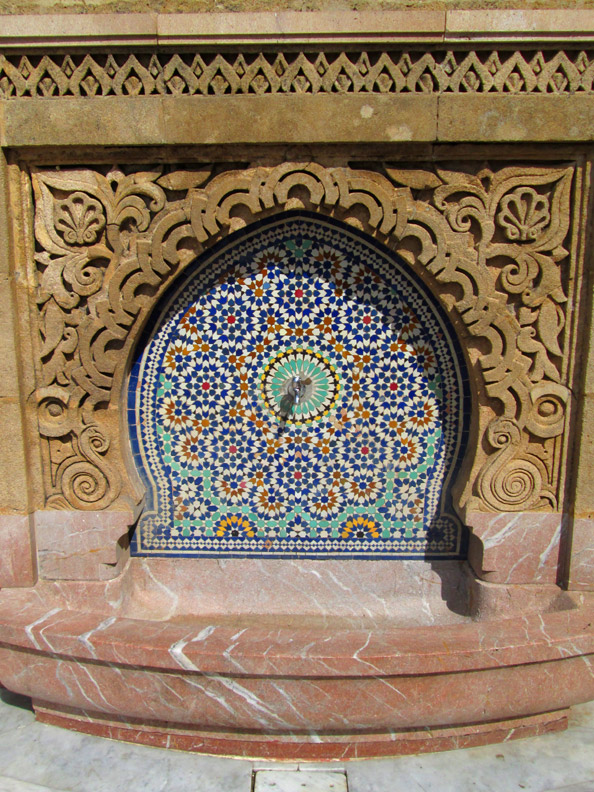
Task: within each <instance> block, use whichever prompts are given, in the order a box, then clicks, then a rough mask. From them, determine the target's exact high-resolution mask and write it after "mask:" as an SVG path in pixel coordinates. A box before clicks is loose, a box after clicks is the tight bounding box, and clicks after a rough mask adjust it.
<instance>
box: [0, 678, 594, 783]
mask: <svg viewBox="0 0 594 792" xmlns="http://www.w3.org/2000/svg"><path fill="white" fill-rule="evenodd" d="M259 770H267V771H270V770H275V771H276V770H282V771H283V772H286V773H289V774H290V776H287V777H286V784H283V776H279V775H277V774H276V773H275V779H274V781H275V790H276V792H285V789H284V787H286V790H287V792H289V790H294V789H298V790H299V792H325V787H324V784H326V786H327V785H328V784H329V783H330V781H327V777H328V776H329V775H330V774H331V772H333V771H334V772H337V773H341V774H343V773H346V777H347V782H348V792H434V791H435V792H516V791H517V792H520V790H524V792H553V790H554V791H555V792H594V702H591V703H590V704H584V705H582V706H580V707H575V708H574V711H573V716H572V721H571V725H570V728H569V729H568V730H567V731H566V732H563V733H561V734H551V735H547V736H545V737H534V738H531V739H527V740H518V741H516V742H510V743H506V744H504V745H494V746H488V747H485V748H468V749H465V750H460V751H448V752H445V753H437V754H426V755H423V756H412V757H402V758H399V759H381V760H372V761H358V762H348V763H346V764H341V765H337V764H335V763H332V764H330V765H327V764H326V765H311V764H302V765H299V766H298V765H283V764H263V763H261V762H259V763H257V764H256V763H253V762H248V761H242V760H235V759H216V758H212V757H207V756H198V755H196V754H185V753H180V752H176V751H165V750H162V749H159V748H147V747H146V746H142V745H129V744H126V743H117V742H112V741H110V740H105V739H102V738H100V737H90V736H87V735H83V734H77V733H75V732H69V731H64V730H62V729H58V728H56V727H54V726H45V725H43V724H40V723H36V721H35V718H34V715H33V712H32V711H31V709H30V707H29V702H28V701H27V700H26V699H23V698H21V697H18V696H14V695H12V694H10V693H8V692H7V691H5V690H0V792H121V791H122V790H123V791H124V792H250V790H251V789H252V774H253V772H254V771H256V772H257V771H259ZM299 772H301V773H303V775H301V776H299V778H298V780H299V783H297V784H296V783H295V779H296V776H295V775H294V774H295V773H299ZM315 772H319V773H320V775H319V776H317V779H318V780H317V782H315V783H314V780H313V779H314V778H316V776H314V773H315ZM261 778H262V782H263V781H264V780H265V778H266V779H267V780H270V778H271V777H270V776H266V777H263V776H261ZM262 782H261V783H262ZM339 782H340V779H339ZM336 789H338V786H335V787H334V792H336ZM331 792H332V790H331Z"/></svg>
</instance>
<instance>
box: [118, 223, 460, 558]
mask: <svg viewBox="0 0 594 792" xmlns="http://www.w3.org/2000/svg"><path fill="white" fill-rule="evenodd" d="M181 281H182V282H181V283H180V281H179V280H178V281H177V282H176V284H175V285H174V287H173V289H172V290H171V291H170V292H169V293H168V294H167V295H165V297H164V298H163V299H162V301H161V303H160V306H159V309H157V311H156V312H155V314H154V315H153V316H154V322H153V323H152V324H151V327H150V328H149V330H148V331H147V332H146V333H145V338H144V341H143V342H142V343H141V345H140V351H139V353H138V355H137V358H136V361H135V363H134V366H133V370H132V373H131V377H130V385H129V397H128V406H129V410H128V415H129V424H130V436H131V442H132V449H133V453H134V458H135V461H136V464H137V467H138V470H139V473H140V475H141V477H142V479H143V482H144V484H145V486H146V490H147V495H146V506H145V510H144V512H143V515H142V517H141V519H140V521H139V524H138V527H137V529H136V532H135V535H134V539H133V547H132V550H133V552H134V553H135V554H141V555H145V554H157V555H194V556H233V555H234V556H250V555H251V556H277V557H278V556H293V557H294V556H308V557H345V556H346V557H358V558H377V557H383V558H386V557H401V558H406V557H409V558H410V557H417V556H425V557H434V558H439V557H449V558H459V557H462V556H463V554H464V551H465V548H464V532H463V528H462V526H461V524H460V521H459V520H458V518H457V517H456V515H455V513H454V511H453V509H452V505H451V496H450V489H451V486H450V485H451V482H452V480H453V477H454V476H455V473H456V471H457V466H458V465H459V462H460V459H461V457H462V454H463V452H464V448H465V445H466V439H467V416H468V412H469V402H468V393H467V385H468V382H467V374H466V369H465V364H464V360H463V357H462V353H461V351H460V349H459V348H458V345H457V341H456V339H455V337H454V333H453V330H452V328H451V326H450V324H449V321H448V319H447V317H446V316H445V313H444V312H443V310H442V309H441V307H440V306H439V305H438V304H437V303H436V301H435V299H434V298H433V297H432V296H431V294H430V293H429V292H428V290H427V289H426V287H425V286H424V285H423V284H422V282H421V281H420V280H419V279H418V278H417V277H416V276H415V275H414V273H413V272H412V271H411V269H410V267H409V266H408V265H406V264H405V263H404V262H402V261H401V260H400V259H398V258H397V257H396V256H394V255H393V254H392V253H390V252H389V251H388V250H387V249H384V248H383V247H380V246H379V245H377V244H376V243H375V242H373V241H372V240H371V239H370V238H367V237H365V236H364V235H363V234H360V233H359V232H357V231H354V230H352V229H350V228H349V227H348V226H346V225H344V224H340V223H338V222H336V221H333V220H330V219H322V218H320V217H319V216H314V215H308V214H306V213H287V214H284V215H280V216H276V217H275V218H273V219H270V220H266V221H262V222H260V223H258V224H255V225H251V226H249V227H248V229H246V230H244V231H242V232H239V233H237V234H234V235H232V236H231V237H229V238H228V239H226V240H225V241H224V242H221V243H219V244H218V246H217V247H216V248H214V249H212V250H210V251H209V252H208V253H207V254H204V255H203V256H202V257H201V258H200V259H198V260H197V261H196V262H195V263H194V265H192V267H191V268H190V270H188V271H186V273H185V274H184V276H183V277H182V278H181Z"/></svg>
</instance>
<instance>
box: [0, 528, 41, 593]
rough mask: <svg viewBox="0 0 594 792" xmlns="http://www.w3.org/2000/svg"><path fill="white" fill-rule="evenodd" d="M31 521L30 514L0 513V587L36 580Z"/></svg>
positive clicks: (32, 582) (31, 583)
mask: <svg viewBox="0 0 594 792" xmlns="http://www.w3.org/2000/svg"><path fill="white" fill-rule="evenodd" d="M31 522H32V521H31V516H30V515H28V514H0V588H13V587H20V586H33V585H34V584H35V582H36V577H37V575H36V570H35V559H34V548H33V532H32V525H31Z"/></svg>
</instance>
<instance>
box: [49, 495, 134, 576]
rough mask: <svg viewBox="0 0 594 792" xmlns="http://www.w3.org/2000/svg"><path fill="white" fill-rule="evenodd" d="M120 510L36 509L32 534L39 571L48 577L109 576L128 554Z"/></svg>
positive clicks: (126, 517) (125, 515)
mask: <svg viewBox="0 0 594 792" xmlns="http://www.w3.org/2000/svg"><path fill="white" fill-rule="evenodd" d="M133 522H134V516H133V514H132V513H131V512H123V511H121V512H120V511H103V512H102V511H88V512H83V511H58V510H56V511H38V512H36V513H35V535H36V540H37V558H38V564H39V575H40V577H42V578H46V579H49V580H110V579H112V578H115V577H117V576H118V575H119V574H120V572H121V571H122V568H123V566H124V564H125V562H126V560H127V558H128V552H127V548H128V529H129V527H130V526H131V525H132V523H133Z"/></svg>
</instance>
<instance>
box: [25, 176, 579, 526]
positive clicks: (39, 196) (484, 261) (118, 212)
mask: <svg viewBox="0 0 594 792" xmlns="http://www.w3.org/2000/svg"><path fill="white" fill-rule="evenodd" d="M572 177H573V168H572V167H569V166H563V167H542V168H541V167H502V168H499V169H497V170H491V169H489V168H483V169H482V170H478V171H471V172H469V171H468V170H467V169H464V170H446V169H442V168H439V167H437V168H435V169H431V170H428V169H420V170H419V169H416V170H415V169H402V168H399V167H396V166H392V165H389V164H385V165H383V166H380V165H378V166H376V167H373V168H372V167H370V168H369V169H367V170H355V169H351V168H347V167H324V166H323V165H321V164H318V163H311V162H310V163H284V164H281V165H278V166H266V167H264V166H261V167H254V168H248V169H245V170H227V171H223V172H221V173H219V174H218V175H214V176H213V175H212V169H211V168H210V167H202V168H196V169H183V170H173V171H171V172H165V170H164V169H163V168H154V169H149V168H147V169H145V170H142V171H141V170H138V171H135V172H129V173H128V172H123V171H122V170H120V169H118V168H112V169H111V170H109V172H103V173H101V172H99V171H98V170H97V171H93V170H70V171H66V170H64V171H61V172H56V171H49V170H47V171H46V170H40V171H36V172H34V173H33V176H32V180H33V188H34V193H35V236H36V242H37V252H36V256H35V258H36V277H37V302H38V307H39V331H40V350H39V367H38V379H39V382H38V390H37V404H38V416H39V430H40V433H41V436H42V437H43V438H44V439H45V442H46V455H45V465H46V488H47V499H48V500H47V504H48V505H49V506H54V507H62V508H90V509H98V508H104V507H106V506H108V505H109V504H110V503H113V502H114V501H115V500H116V498H117V497H118V495H119V494H120V492H122V493H127V494H129V492H130V485H129V484H128V483H127V480H126V476H122V475H121V472H120V471H122V470H123V469H125V468H124V465H123V463H122V461H121V442H120V438H119V428H118V427H119V424H117V421H115V419H114V418H113V415H114V413H116V414H117V405H118V403H119V398H120V394H121V389H122V387H123V382H124V375H125V370H126V360H127V358H128V357H129V355H130V351H131V349H132V346H133V344H134V342H135V340H136V338H137V337H138V333H139V332H140V329H141V326H142V324H143V322H144V320H145V319H146V317H147V316H148V314H149V313H150V310H151V308H152V307H153V306H154V304H155V302H156V301H157V299H158V297H159V295H160V294H161V293H162V292H163V290H164V289H165V288H166V287H167V286H168V285H169V284H170V283H171V281H172V280H173V278H174V277H176V275H177V274H178V273H179V272H180V271H181V270H182V269H183V268H184V267H185V266H186V265H187V264H188V263H189V262H190V261H192V260H193V259H194V258H195V256H196V255H197V254H199V253H200V252H201V251H202V250H203V249H204V248H206V247H208V245H210V244H212V243H213V242H214V241H216V240H218V239H220V237H221V236H222V235H224V234H226V233H228V232H229V231H233V230H236V229H238V228H240V227H242V226H244V225H245V224H246V223H249V222H251V221H252V220H255V219H258V218H259V217H262V216H266V215H267V214H271V213H275V212H280V211H283V210H287V209H299V208H305V209H308V210H310V211H320V212H324V213H327V214H331V215H333V216H334V217H337V218H338V219H342V220H345V221H346V222H350V223H353V224H355V225H357V226H358V227H359V228H361V229H363V230H364V231H367V232H368V233H370V234H372V235H374V236H375V237H377V238H378V239H379V240H381V241H383V242H384V243H385V244H387V245H388V246H390V247H391V248H392V249H394V250H395V251H396V252H398V253H400V255H401V256H403V257H404V258H405V259H406V260H407V261H408V262H409V263H410V265H411V266H412V267H413V268H414V269H415V270H416V271H417V272H418V273H419V274H420V275H421V277H424V279H425V280H426V281H428V282H429V284H430V285H431V287H432V288H433V289H434V291H435V292H436V294H437V295H438V296H440V298H441V299H442V301H443V303H444V305H445V306H446V307H447V309H448V310H449V311H450V314H451V315H452V316H453V318H454V319H455V321H456V322H457V324H458V326H465V328H466V330H465V331H463V332H464V333H466V341H464V343H465V344H466V345H467V347H469V348H470V347H472V349H473V350H474V353H473V354H474V358H473V357H472V355H471V361H472V363H473V367H472V369H473V372H474V376H475V378H476V390H477V393H478V394H479V396H478V401H479V405H478V406H479V412H478V420H477V424H478V427H479V428H478V433H479V436H478V437H477V438H476V456H475V460H474V466H473V467H472V470H471V473H470V475H469V476H468V480H469V485H468V487H467V489H466V493H465V495H464V499H465V501H467V502H470V503H471V504H472V508H473V509H479V510H480V509H482V510H487V511H514V510H522V511H524V510H531V509H532V510H542V509H553V510H555V509H557V508H558V489H559V472H560V466H561V460H560V457H559V450H558V443H556V439H557V438H559V437H560V435H561V434H562V432H563V428H564V422H565V415H566V410H567V402H568V395H569V390H568V388H567V383H566V381H565V377H566V374H565V369H566V367H564V365H563V362H564V360H565V358H566V356H567V353H566V349H567V345H568V343H569V339H568V333H567V331H566V320H567V316H566V306H567V294H566V288H567V287H566V285H565V284H567V283H568V282H569V279H568V275H570V267H571V263H570V261H569V254H568V250H567V248H566V247H565V246H566V245H567V237H568V234H569V230H570V189H571V183H572ZM566 270H567V272H566ZM475 361H476V362H475ZM110 407H111V409H109V408H110Z"/></svg>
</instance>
